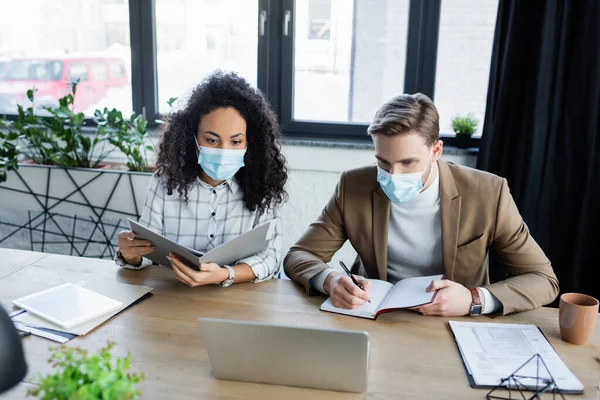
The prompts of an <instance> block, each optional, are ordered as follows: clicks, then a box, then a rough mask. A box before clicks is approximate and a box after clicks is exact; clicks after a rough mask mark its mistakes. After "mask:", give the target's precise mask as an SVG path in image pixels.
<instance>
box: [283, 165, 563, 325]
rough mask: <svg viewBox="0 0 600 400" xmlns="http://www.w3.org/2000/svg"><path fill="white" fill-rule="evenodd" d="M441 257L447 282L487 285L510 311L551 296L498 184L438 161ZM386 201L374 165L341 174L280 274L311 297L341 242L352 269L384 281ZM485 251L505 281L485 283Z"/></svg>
mask: <svg viewBox="0 0 600 400" xmlns="http://www.w3.org/2000/svg"><path fill="white" fill-rule="evenodd" d="M438 166H439V174H440V213H441V222H442V256H443V263H444V272H445V275H446V277H447V278H448V279H450V280H453V281H455V282H458V283H460V284H462V285H464V286H466V287H486V288H487V289H489V291H490V292H492V293H493V294H494V296H496V297H497V298H498V300H500V301H501V302H502V304H503V306H504V309H503V313H504V314H509V313H513V312H518V311H525V310H529V309H533V308H536V307H540V306H542V305H545V304H548V303H550V302H552V301H553V300H554V299H555V298H556V296H557V295H558V280H557V278H556V275H555V274H554V271H553V270H552V266H551V265H550V261H549V260H548V258H547V257H546V256H545V254H544V252H543V251H542V249H541V248H540V247H539V246H538V244H537V243H536V242H535V240H534V239H533V238H532V237H531V235H530V234H529V230H528V228H527V226H526V225H525V223H524V222H523V218H522V217H521V215H520V214H519V211H518V210H517V207H516V205H515V203H514V201H513V198H512V196H511V194H510V192H509V189H508V185H507V182H506V180H505V179H503V178H500V177H498V176H496V175H493V174H490V173H487V172H483V171H479V170H475V169H472V168H467V167H463V166H459V165H455V164H452V163H447V162H445V161H438ZM389 220H390V200H389V198H388V197H387V196H386V195H385V193H384V192H383V190H382V189H381V186H380V185H379V183H378V182H377V168H376V167H375V166H369V167H363V168H359V169H355V170H351V171H346V172H344V173H343V174H342V176H341V178H340V182H339V183H338V185H337V187H336V190H335V193H334V194H333V196H332V197H331V199H330V200H329V202H328V203H327V205H326V206H325V209H324V210H323V212H322V214H321V216H320V217H319V218H318V219H317V221H316V222H314V223H313V224H311V225H310V227H309V228H308V230H307V231H306V232H305V233H304V235H303V236H302V237H301V238H300V240H299V241H298V242H297V243H296V245H294V246H293V247H292V248H291V249H290V251H289V253H288V255H287V257H286V258H285V261H284V267H285V272H286V274H287V275H288V276H289V277H290V278H291V279H293V280H294V281H296V282H298V283H300V284H302V285H303V286H304V287H305V288H306V290H307V291H308V293H309V294H314V293H311V285H310V280H311V279H312V278H314V277H315V276H316V275H317V274H318V273H319V272H321V271H323V270H324V269H326V268H328V266H327V265H326V263H327V262H329V261H331V258H332V257H333V255H334V254H335V252H336V251H338V250H339V249H340V248H341V247H342V245H343V244H344V243H345V242H346V240H350V243H351V244H352V246H353V247H354V249H355V250H356V251H357V253H358V257H357V261H356V262H355V265H354V266H353V271H356V272H357V273H359V274H362V275H366V276H368V277H369V278H375V279H382V280H386V278H387V266H388V264H387V253H388V252H387V248H388V237H387V236H388V224H389ZM488 253H491V255H492V257H495V259H496V260H497V261H498V262H499V264H500V265H503V266H504V267H505V276H506V279H504V280H502V281H500V282H496V283H493V284H490V279H489V267H488Z"/></svg>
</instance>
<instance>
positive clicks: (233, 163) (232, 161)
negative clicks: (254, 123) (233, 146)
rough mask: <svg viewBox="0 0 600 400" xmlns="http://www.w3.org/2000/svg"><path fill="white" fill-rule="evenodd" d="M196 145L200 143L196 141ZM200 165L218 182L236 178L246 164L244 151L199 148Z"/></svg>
mask: <svg viewBox="0 0 600 400" xmlns="http://www.w3.org/2000/svg"><path fill="white" fill-rule="evenodd" d="M196 145H198V142H197V141H196ZM198 150H200V154H199V155H198V164H200V167H202V170H203V171H204V172H206V175H208V176H210V177H211V178H212V179H214V180H216V181H226V180H227V179H231V178H233V177H234V176H235V174H236V173H237V172H238V171H239V170H240V168H242V167H243V166H244V165H245V164H244V155H246V149H244V150H229V149H215V148H213V147H203V146H198Z"/></svg>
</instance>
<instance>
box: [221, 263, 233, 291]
mask: <svg viewBox="0 0 600 400" xmlns="http://www.w3.org/2000/svg"><path fill="white" fill-rule="evenodd" d="M222 268H227V271H228V272H229V277H228V278H227V279H225V280H224V281H223V282H221V283H220V285H221V287H228V286H231V285H233V281H234V279H235V273H234V272H233V268H231V267H230V266H229V265H223V267H222Z"/></svg>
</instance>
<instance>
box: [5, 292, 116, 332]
mask: <svg viewBox="0 0 600 400" xmlns="http://www.w3.org/2000/svg"><path fill="white" fill-rule="evenodd" d="M13 304H14V305H16V306H17V307H20V308H22V309H24V310H27V311H29V312H30V313H32V314H34V315H37V316H38V317H40V318H43V319H45V320H47V321H50V322H52V323H54V324H56V325H58V326H60V327H61V328H65V329H69V328H72V327H74V326H76V325H79V324H82V323H84V322H87V321H90V320H92V319H94V318H96V317H99V316H101V315H104V314H108V313H110V312H111V311H115V310H117V309H119V308H121V307H122V306H123V303H121V302H120V301H117V300H114V299H111V298H110V297H107V296H104V295H101V294H99V293H96V292H94V291H92V290H89V289H87V288H84V287H81V286H77V285H74V284H72V283H64V284H62V285H58V286H55V287H53V288H50V289H46V290H43V291H41V292H37V293H33V294H30V295H28V296H25V297H21V298H19V299H16V300H13Z"/></svg>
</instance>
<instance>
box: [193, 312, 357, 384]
mask: <svg viewBox="0 0 600 400" xmlns="http://www.w3.org/2000/svg"><path fill="white" fill-rule="evenodd" d="M199 323H200V327H201V329H202V332H203V336H204V345H205V347H206V351H207V352H208V357H209V359H210V363H211V366H212V369H213V371H214V374H215V377H216V378H217V379H226V380H236V381H245V382H258V383H268V384H275V385H287V386H299V387H309V388H315V389H328V390H338V391H344V392H356V393H361V392H364V391H365V390H366V388H367V371H368V367H369V335H368V333H367V332H361V331H348V330H333V329H320V328H300V327H291V326H282V325H272V324H266V323H255V322H244V321H232V320H223V319H212V318H200V319H199Z"/></svg>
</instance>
